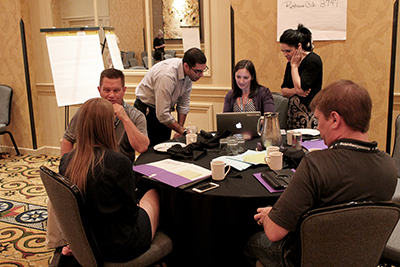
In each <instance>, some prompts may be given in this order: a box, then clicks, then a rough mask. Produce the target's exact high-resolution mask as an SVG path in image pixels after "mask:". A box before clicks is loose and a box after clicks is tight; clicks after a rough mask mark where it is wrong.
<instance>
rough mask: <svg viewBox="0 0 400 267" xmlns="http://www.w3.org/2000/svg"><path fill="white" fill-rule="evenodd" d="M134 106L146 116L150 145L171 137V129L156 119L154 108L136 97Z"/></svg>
mask: <svg viewBox="0 0 400 267" xmlns="http://www.w3.org/2000/svg"><path fill="white" fill-rule="evenodd" d="M134 107H135V108H137V109H138V110H140V111H141V112H142V113H143V114H144V115H145V116H146V121H147V135H148V137H149V139H150V146H155V145H157V144H159V143H162V142H165V141H167V140H169V139H171V129H170V128H168V127H167V126H166V125H165V124H163V123H161V122H160V121H159V120H158V119H157V116H156V109H155V108H153V107H151V106H149V105H147V104H145V103H143V102H142V101H141V100H140V99H139V98H136V101H135V104H134Z"/></svg>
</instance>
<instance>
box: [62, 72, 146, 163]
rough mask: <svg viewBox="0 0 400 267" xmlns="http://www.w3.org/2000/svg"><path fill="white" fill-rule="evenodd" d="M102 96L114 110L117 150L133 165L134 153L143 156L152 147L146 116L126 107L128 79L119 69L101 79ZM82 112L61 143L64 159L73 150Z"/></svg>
mask: <svg viewBox="0 0 400 267" xmlns="http://www.w3.org/2000/svg"><path fill="white" fill-rule="evenodd" d="M98 90H99V92H100V96H101V97H102V98H104V99H107V100H108V101H110V102H111V103H112V104H113V106H114V112H115V121H114V128H115V134H116V138H117V143H118V147H119V150H120V152H121V153H123V154H125V155H126V156H127V157H128V158H129V159H130V160H131V161H132V162H134V161H135V151H137V152H139V153H143V152H145V151H147V148H148V146H149V143H150V142H149V138H148V137H147V127H146V118H145V116H144V115H143V114H142V113H141V112H140V111H138V110H137V109H136V108H134V107H132V106H131V105H129V104H127V103H126V102H125V101H124V99H123V97H124V95H125V91H126V86H125V76H124V73H123V72H122V71H120V70H117V69H113V68H111V69H105V70H104V71H103V72H102V73H101V75H100V86H99V87H98ZM78 114H79V110H78V111H77V112H76V113H75V115H74V117H73V118H72V120H71V121H70V123H69V125H68V128H67V130H66V131H65V133H64V136H63V140H62V143H61V155H64V154H65V153H67V152H69V151H71V150H72V148H73V146H74V143H75V142H76V138H75V127H76V119H77V117H78Z"/></svg>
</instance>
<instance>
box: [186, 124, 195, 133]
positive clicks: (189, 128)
mask: <svg viewBox="0 0 400 267" xmlns="http://www.w3.org/2000/svg"><path fill="white" fill-rule="evenodd" d="M186 134H197V127H196V126H194V125H190V126H188V127H186Z"/></svg>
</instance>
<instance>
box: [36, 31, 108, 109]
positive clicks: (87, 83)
mask: <svg viewBox="0 0 400 267" xmlns="http://www.w3.org/2000/svg"><path fill="white" fill-rule="evenodd" d="M41 31H42V30H41ZM46 41H47V48H48V52H49V58H50V66H51V72H52V75H53V82H54V89H55V92H56V98H57V104H58V106H59V107H61V106H69V105H77V104H82V103H84V102H85V101H86V100H88V99H90V98H93V97H99V96H100V94H99V91H98V90H97V86H98V83H99V77H100V73H101V72H102V71H103V69H104V65H103V58H102V55H101V49H100V39H99V34H98V31H72V30H71V31H64V30H62V31H57V29H54V30H53V31H51V29H50V32H46Z"/></svg>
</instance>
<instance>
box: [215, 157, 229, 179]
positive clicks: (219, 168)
mask: <svg viewBox="0 0 400 267" xmlns="http://www.w3.org/2000/svg"><path fill="white" fill-rule="evenodd" d="M225 167H228V170H227V171H226V172H225ZM230 169H231V166H230V165H227V164H226V163H225V162H224V161H222V160H213V161H211V175H212V179H213V180H216V181H221V180H224V179H225V176H226V175H227V174H228V172H229V170H230Z"/></svg>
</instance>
